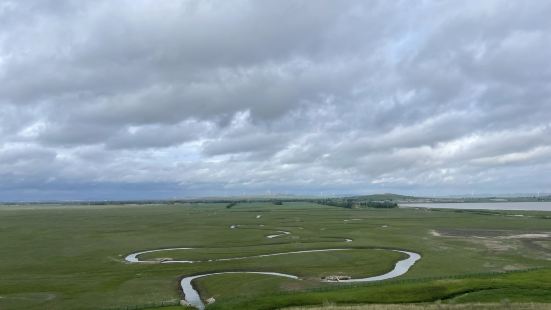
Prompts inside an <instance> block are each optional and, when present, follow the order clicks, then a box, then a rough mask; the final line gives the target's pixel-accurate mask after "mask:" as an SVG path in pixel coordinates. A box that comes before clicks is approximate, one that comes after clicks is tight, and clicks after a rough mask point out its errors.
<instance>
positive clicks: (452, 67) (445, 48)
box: [0, 0, 551, 201]
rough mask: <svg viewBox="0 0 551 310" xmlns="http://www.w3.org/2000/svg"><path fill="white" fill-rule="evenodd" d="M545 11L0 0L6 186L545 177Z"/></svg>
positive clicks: (516, 185) (220, 186) (179, 189)
mask: <svg viewBox="0 0 551 310" xmlns="http://www.w3.org/2000/svg"><path fill="white" fill-rule="evenodd" d="M549 16H551V2H550V1H547V0H543V1H539V0H531V1H506V0H505V1H493V0H465V1H455V0H447V1H446V0H443V1H399V0H395V1H389V0H384V1H376V0H370V1H363V0H362V1H354V0H351V1H337V0H333V1H324V0H319V1H300V0H298V1H286V0H267V1H241V0H232V1H226V0H220V1H194V0H185V1H179V0H150V1H144V0H127V1H124V0H121V1H110V0H105V1H103V0H93V1H84V0H76V1H67V0H35V1H31V0H14V1H11V0H0V201H23V200H26V201H36V200H103V199H121V200H124V199H173V198H185V197H197V196H227V195H266V194H293V195H338V194H368V193H381V192H394V193H402V194H412V195H453V194H481V193H492V194H510V193H521V192H533V193H536V192H551V173H550V172H551V62H550V55H551V19H550V18H549Z"/></svg>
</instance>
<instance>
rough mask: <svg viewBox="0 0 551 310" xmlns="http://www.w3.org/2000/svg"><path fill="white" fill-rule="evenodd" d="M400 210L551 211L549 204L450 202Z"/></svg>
mask: <svg viewBox="0 0 551 310" xmlns="http://www.w3.org/2000/svg"><path fill="white" fill-rule="evenodd" d="M400 207H402V208H438V209H469V210H477V209H478V210H504V211H507V210H511V211H513V210H517V211H551V202H548V201H545V202H472V203H470V202H450V203H406V204H400Z"/></svg>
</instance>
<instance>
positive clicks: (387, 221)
mask: <svg viewBox="0 0 551 310" xmlns="http://www.w3.org/2000/svg"><path fill="white" fill-rule="evenodd" d="M377 198H380V197H377ZM362 199H363V198H362ZM232 202H233V201H225V202H219V203H200V202H194V203H189V202H188V203H171V204H165V203H162V204H149V205H139V204H132V205H124V204H117V205H67V204H62V205H55V204H50V205H18V206H11V205H6V206H0V244H1V245H2V247H1V248H0V274H1V277H0V309H2V310H11V309H29V310H33V309H34V310H38V309H60V310H64V309H146V308H148V307H149V309H154V308H155V307H154V306H152V305H161V304H164V305H169V304H173V303H176V302H177V301H179V300H180V299H181V298H182V296H181V292H180V289H179V284H178V280H179V278H180V277H182V276H184V275H192V274H198V273H206V272H213V271H229V270H235V271H238V270H260V271H274V272H289V273H292V274H297V275H299V276H300V277H301V278H302V280H293V279H286V278H275V277H270V276H263V275H243V274H234V275H220V276H211V277H206V278H201V279H199V280H198V281H197V282H196V285H197V287H198V288H199V291H200V293H201V295H202V296H203V297H205V298H209V297H214V298H215V299H216V303H214V304H213V305H210V306H209V309H211V308H212V309H274V308H276V307H292V306H304V305H312V306H323V305H324V304H336V305H339V306H340V305H346V304H358V303H373V304H381V303H396V302H400V303H419V302H422V303H427V302H428V303H435V302H437V301H438V300H440V303H441V304H442V305H444V304H451V303H455V304H463V303H465V304H472V303H479V302H484V303H490V304H500V303H501V302H502V301H503V300H505V299H509V302H510V303H511V304H517V303H522V304H524V303H529V302H538V303H547V302H551V300H549V296H551V288H550V284H549V281H550V279H551V273H550V271H549V270H550V269H549V268H551V260H550V259H549V256H548V255H549V244H551V243H550V241H551V240H549V238H547V237H545V233H548V232H550V228H549V227H551V226H550V225H551V222H550V220H549V217H548V213H546V212H514V213H510V212H490V213H485V212H482V213H476V212H456V211H455V210H428V209H414V208H412V209H401V208H372V207H367V208H363V207H362V208H340V207H333V206H327V205H321V204H318V203H315V202H289V201H283V204H282V205H276V204H274V203H273V201H272V200H267V201H265V202H246V201H243V202H239V203H237V204H236V205H233V206H232V207H231V208H229V209H228V208H226V207H227V205H228V204H230V203H232ZM259 215H261V216H260V217H259ZM511 215H514V216H511ZM517 215H523V216H517ZM234 225H237V226H236V228H235V229H231V228H230V227H231V226H234ZM278 231H288V232H290V234H288V235H281V236H280V237H277V238H271V239H270V238H267V237H266V236H268V235H272V234H277V232H278ZM473 236H476V237H477V238H474V237H473ZM514 236H521V237H518V238H517V237H514ZM345 239H350V240H353V241H352V242H345ZM171 247H191V248H195V249H193V250H190V251H180V252H178V251H174V252H170V253H169V252H155V254H151V255H147V258H151V259H155V258H167V257H168V258H174V259H176V258H189V259H198V260H208V259H210V258H213V257H233V256H235V255H241V256H251V255H259V254H265V253H276V252H286V251H300V250H309V249H323V248H351V249H352V250H350V251H341V252H323V253H316V254H298V255H289V256H276V257H265V258H255V259H246V260H239V261H220V262H205V263H198V264H126V263H125V262H124V260H123V258H124V256H125V255H127V254H129V253H132V252H135V251H139V250H147V249H160V248H171ZM380 248H396V249H405V250H411V251H414V252H417V253H420V254H421V255H422V259H421V260H420V261H418V262H417V263H416V264H415V265H414V267H413V268H412V269H411V270H410V271H409V272H408V273H407V274H405V275H403V276H402V277H400V278H398V279H396V280H392V281H385V282H380V283H376V284H369V285H365V284H364V285H339V284H335V283H321V282H320V279H321V277H323V276H327V275H346V276H352V277H357V276H365V275H376V274H380V273H383V272H386V271H388V270H389V269H390V268H391V267H392V266H393V264H394V263H395V262H396V261H397V260H399V259H401V256H400V255H399V254H398V253H396V252H391V251H385V250H375V249H380ZM534 268H539V269H537V270H534ZM511 271H513V272H511ZM177 307H178V308H179V307H180V306H177ZM165 308H166V309H165ZM161 309H165V310H168V309H170V307H168V306H167V307H163V308H161Z"/></svg>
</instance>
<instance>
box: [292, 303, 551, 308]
mask: <svg viewBox="0 0 551 310" xmlns="http://www.w3.org/2000/svg"><path fill="white" fill-rule="evenodd" d="M550 306H551V305H550V304H536V303H512V304H510V303H506V302H504V303H470V304H453V305H452V304H439V303H433V304H390V305H354V306H338V305H330V304H329V305H324V306H313V307H294V308H285V309H286V310H498V309H500V310H501V309H515V310H517V309H518V310H544V309H547V310H548V309H550V308H551V307H550Z"/></svg>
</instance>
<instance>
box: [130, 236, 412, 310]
mask: <svg viewBox="0 0 551 310" xmlns="http://www.w3.org/2000/svg"><path fill="white" fill-rule="evenodd" d="M348 240H350V239H346V240H345V241H346V242H348ZM191 249H193V248H168V249H156V250H147V251H140V252H136V253H132V254H129V255H127V256H126V257H125V260H126V261H127V262H129V263H161V264H170V263H187V264H193V263H202V262H213V261H228V260H240V259H250V258H258V257H268V256H279V255H292V254H303V253H315V252H331V251H348V250H352V249H351V248H331V249H317V250H303V251H292V252H279V253H271V254H260V255H253V256H240V257H230V258H218V259H208V260H195V261H193V260H171V259H167V260H164V261H163V260H161V261H158V260H140V258H139V256H140V255H142V254H147V253H154V252H164V251H176V250H191ZM380 250H385V249H380ZM389 251H395V252H400V253H404V254H406V255H408V257H407V258H406V259H403V260H400V261H398V262H397V263H396V265H395V266H394V268H393V269H392V270H391V271H389V272H387V273H385V274H382V275H379V276H374V277H368V278H358V279H347V280H335V281H331V280H322V281H323V282H340V283H350V282H374V281H382V280H386V279H391V278H395V277H398V276H401V275H403V274H405V273H406V272H408V270H409V269H410V268H411V266H413V265H414V264H415V262H416V261H418V260H419V259H421V255H419V254H417V253H414V252H408V251H402V250H389ZM235 273H248V274H264V275H271V276H278V277H286V278H291V279H297V280H299V277H297V276H295V275H290V274H284V273H278V272H260V271H228V272H215V273H206V274H200V275H194V276H189V277H184V278H182V280H181V281H180V286H181V288H182V292H183V293H184V296H185V300H186V301H187V302H188V303H189V304H190V305H191V306H193V307H195V308H197V309H200V310H202V309H204V308H205V304H204V303H203V301H202V299H201V296H200V295H199V292H197V290H195V288H194V287H193V285H192V281H193V280H195V279H197V278H202V277H207V276H212V275H220V274H235Z"/></svg>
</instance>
